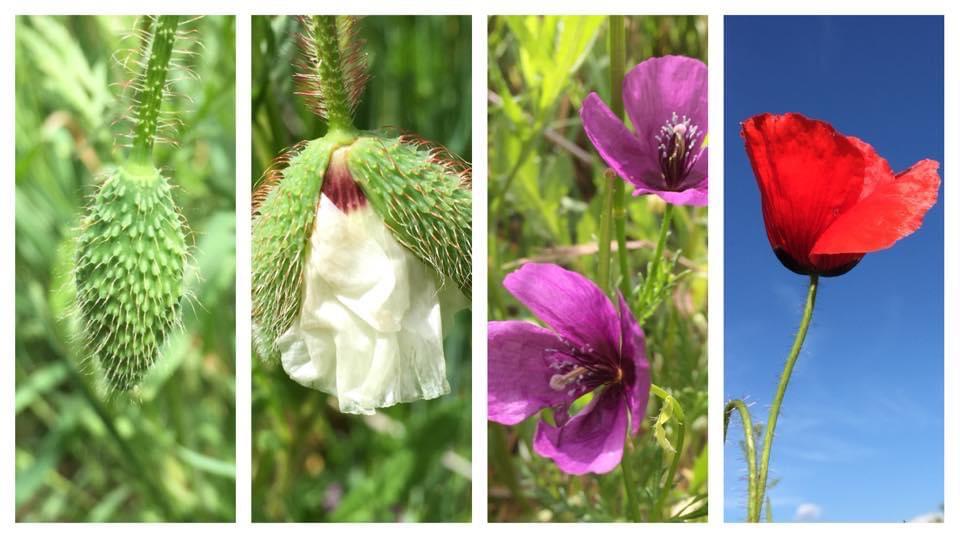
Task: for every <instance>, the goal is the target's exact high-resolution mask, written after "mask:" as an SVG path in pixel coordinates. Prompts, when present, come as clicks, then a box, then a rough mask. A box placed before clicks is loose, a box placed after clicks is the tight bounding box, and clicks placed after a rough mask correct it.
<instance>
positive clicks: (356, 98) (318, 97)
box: [293, 15, 369, 129]
mask: <svg viewBox="0 0 960 539" xmlns="http://www.w3.org/2000/svg"><path fill="white" fill-rule="evenodd" d="M359 21H360V18H359V17H347V16H336V17H335V16H329V15H327V16H316V17H300V24H301V25H302V27H303V31H302V32H301V33H299V34H298V35H297V44H298V47H299V49H300V56H299V59H298V60H297V62H296V63H295V67H296V69H297V73H295V74H294V76H293V78H294V82H295V83H296V87H297V91H296V93H297V95H302V96H304V97H305V98H306V101H307V106H308V107H309V108H310V110H311V111H313V113H314V114H316V115H317V116H320V117H321V118H324V119H325V120H327V122H328V123H329V125H330V127H331V128H333V129H336V128H341V129H352V127H353V113H354V111H355V110H356V107H357V104H358V103H359V102H360V98H361V97H362V95H363V90H364V88H365V87H366V84H367V80H368V79H369V73H368V71H367V53H366V51H365V49H364V45H365V42H364V40H362V39H360V37H359V35H358V33H359Z"/></svg>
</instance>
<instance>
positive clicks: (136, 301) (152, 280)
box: [75, 164, 187, 391]
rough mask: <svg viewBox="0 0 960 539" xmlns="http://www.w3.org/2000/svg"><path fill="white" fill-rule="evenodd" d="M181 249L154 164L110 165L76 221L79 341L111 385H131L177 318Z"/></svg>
mask: <svg viewBox="0 0 960 539" xmlns="http://www.w3.org/2000/svg"><path fill="white" fill-rule="evenodd" d="M186 253H187V249H186V240H185V237H184V225H183V223H182V219H181V216H180V214H179V212H178V211H177V208H176V205H175V204H174V201H173V197H172V196H171V189H170V185H169V184H168V183H167V179H166V178H164V177H163V175H161V174H160V171H159V170H157V169H156V168H154V167H152V166H145V165H138V164H127V165H125V166H122V167H119V168H116V169H114V170H112V171H110V172H109V173H108V175H107V176H106V179H105V181H104V182H103V183H102V184H101V185H100V187H99V188H98V190H97V193H96V195H95V196H94V198H93V201H92V203H91V204H90V206H89V208H88V210H87V215H86V216H85V217H84V219H83V221H82V223H81V230H80V237H79V241H78V246H77V255H76V269H75V279H76V284H77V304H78V307H79V314H80V320H81V332H82V338H83V344H84V347H85V348H86V351H87V352H88V353H89V355H90V356H91V357H92V358H93V359H95V360H96V361H97V362H98V363H99V364H100V366H101V368H102V370H103V372H104V374H105V376H106V380H107V384H108V385H109V387H110V388H111V389H113V390H116V391H125V390H129V389H131V388H133V387H134V386H136V385H137V384H138V383H139V382H140V381H141V380H142V379H143V376H144V374H145V373H146V372H147V370H148V369H149V368H150V367H151V366H152V365H153V364H154V362H155V361H156V359H157V355H158V351H159V348H160V345H161V344H162V343H163V341H164V338H165V337H166V335H167V334H168V333H169V332H170V330H171V329H172V328H173V327H174V326H175V325H177V323H178V321H179V312H180V307H179V306H180V299H181V296H182V295H183V268H184V263H185V259H186Z"/></svg>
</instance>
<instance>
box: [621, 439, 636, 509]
mask: <svg viewBox="0 0 960 539" xmlns="http://www.w3.org/2000/svg"><path fill="white" fill-rule="evenodd" d="M632 453H633V451H632V449H631V447H630V440H629V435H628V439H627V440H625V441H624V443H623V457H622V458H621V460H620V470H621V471H622V472H623V489H624V490H625V491H626V492H627V517H628V518H629V519H630V522H640V502H638V501H637V483H636V481H635V480H634V478H633V472H632V471H630V463H631V459H630V458H629V457H630V455H631V454H632Z"/></svg>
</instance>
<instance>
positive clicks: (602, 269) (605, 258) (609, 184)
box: [597, 169, 620, 294]
mask: <svg viewBox="0 0 960 539" xmlns="http://www.w3.org/2000/svg"><path fill="white" fill-rule="evenodd" d="M617 181H620V180H618V179H617V178H616V176H614V175H612V174H610V170H609V169H608V170H607V171H606V172H604V173H603V181H602V182H601V185H603V205H602V206H601V207H600V230H599V232H598V238H597V241H598V246H597V248H598V251H597V285H598V286H600V289H601V290H603V291H604V293H606V294H609V293H610V292H611V290H610V232H611V228H612V227H611V226H610V221H611V220H612V218H613V190H614V185H615V184H614V182H617Z"/></svg>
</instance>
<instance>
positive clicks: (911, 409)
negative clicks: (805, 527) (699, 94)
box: [724, 17, 944, 521]
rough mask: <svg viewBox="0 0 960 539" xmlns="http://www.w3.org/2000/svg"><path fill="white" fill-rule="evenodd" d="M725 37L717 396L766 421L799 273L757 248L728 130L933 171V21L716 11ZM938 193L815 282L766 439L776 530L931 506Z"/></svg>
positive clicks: (939, 409)
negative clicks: (854, 151)
mask: <svg viewBox="0 0 960 539" xmlns="http://www.w3.org/2000/svg"><path fill="white" fill-rule="evenodd" d="M724 39H725V43H724V57H725V58H724V62H725V73H724V81H725V82H724V96H725V103H724V107H725V108H724V118H725V125H724V140H725V145H726V147H725V148H724V158H725V164H724V172H725V175H724V184H725V190H724V217H725V221H726V224H725V230H724V249H725V251H726V256H725V260H724V262H725V270H724V273H725V279H726V281H725V283H724V285H725V287H726V288H725V300H726V304H725V306H724V307H725V311H724V315H725V325H726V328H725V356H724V357H725V359H724V364H725V367H724V370H725V372H724V374H725V377H724V397H725V398H727V399H729V398H733V397H741V398H745V399H746V400H747V402H748V403H753V405H752V407H751V413H752V414H753V417H754V421H759V422H763V423H765V422H766V417H767V411H768V410H769V404H770V401H771V399H772V398H773V393H774V390H775V387H776V382H777V378H778V376H779V374H780V371H781V369H782V367H783V361H784V358H785V357H786V354H787V351H788V350H789V348H790V345H791V343H792V341H793V336H794V334H795V332H796V329H797V324H798V322H799V319H800V313H801V310H802V307H803V305H802V304H803V300H804V294H805V290H806V285H807V280H806V277H803V276H799V275H795V274H793V273H791V272H790V271H788V270H787V269H786V268H784V267H783V266H781V265H780V263H779V262H778V261H777V259H776V257H775V256H774V255H773V252H772V251H771V250H770V247H769V244H768V242H767V238H766V235H765V233H764V228H763V217H762V215H761V211H760V196H759V193H758V190H757V187H756V183H755V181H754V179H753V174H752V172H751V170H750V165H749V162H748V161H747V157H746V153H745V152H744V149H743V142H742V139H741V138H740V134H739V123H740V122H741V121H742V120H744V119H746V118H747V117H749V116H751V115H754V114H758V113H761V112H773V113H780V112H790V111H793V112H800V113H803V114H805V115H807V116H810V117H813V118H819V119H822V120H826V121H828V122H830V123H832V124H833V126H834V127H836V128H837V129H838V130H839V131H840V132H842V133H844V134H847V135H855V136H857V137H859V138H861V139H863V140H865V141H867V142H869V143H870V144H872V145H873V146H874V147H875V148H876V149H877V151H878V152H879V153H880V155H882V156H884V157H885V158H886V159H887V160H888V161H889V162H890V164H891V166H892V167H893V169H894V170H896V171H900V170H903V169H905V168H907V167H908V166H910V165H911V164H913V163H914V162H916V161H918V160H920V159H923V158H931V159H935V160H937V161H939V162H940V163H941V174H942V172H943V164H944V163H943V122H944V118H943V19H942V18H940V17H726V18H725V26H724ZM942 197H943V188H942V187H941V191H940V200H938V202H937V204H936V206H934V208H933V209H932V210H931V211H930V213H928V214H927V217H926V220H925V221H924V224H923V226H922V227H921V228H920V230H919V231H917V232H916V233H915V234H913V235H912V236H910V237H908V238H906V239H904V240H901V241H900V242H899V243H897V244H896V245H895V246H894V247H893V248H892V249H889V250H886V251H881V252H878V253H873V254H869V255H867V256H866V257H865V258H864V259H863V260H862V261H861V262H860V264H859V265H858V266H857V267H856V268H854V269H853V270H852V271H851V272H850V273H848V274H846V275H844V276H841V277H835V278H826V279H821V286H820V292H819V296H818V299H817V309H816V311H815V312H814V316H813V324H812V326H811V328H810V332H809V333H808V335H807V342H806V346H804V349H803V352H802V353H801V356H800V358H799V361H798V363H797V367H796V369H795V371H794V376H793V379H792V382H791V385H790V387H789V389H788V391H787V395H786V399H785V401H784V405H783V408H782V415H781V419H780V422H779V425H778V428H777V438H776V440H775V442H774V454H773V458H772V460H771V472H770V475H771V478H772V479H780V483H779V484H778V485H776V486H775V487H774V488H773V489H771V490H770V491H769V493H770V496H771V498H772V501H773V510H774V518H775V520H778V521H791V520H794V519H796V518H797V514H798V509H800V513H806V514H807V515H808V516H810V517H813V519H815V520H824V521H903V520H910V519H911V518H913V517H916V516H918V515H920V514H924V513H928V512H931V511H936V510H937V509H938V507H939V505H940V504H941V503H942V501H943V484H944V481H943V200H942ZM741 433H742V430H741V425H740V422H739V420H734V421H732V422H731V425H730V437H729V439H728V442H727V443H726V445H725V460H724V477H725V483H726V484H725V487H724V495H725V507H724V514H725V518H726V520H727V521H740V520H743V519H744V514H745V505H744V503H745V493H746V480H745V473H746V464H745V461H744V459H743V454H742V452H741V450H740V442H741V440H742V434H741Z"/></svg>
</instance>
